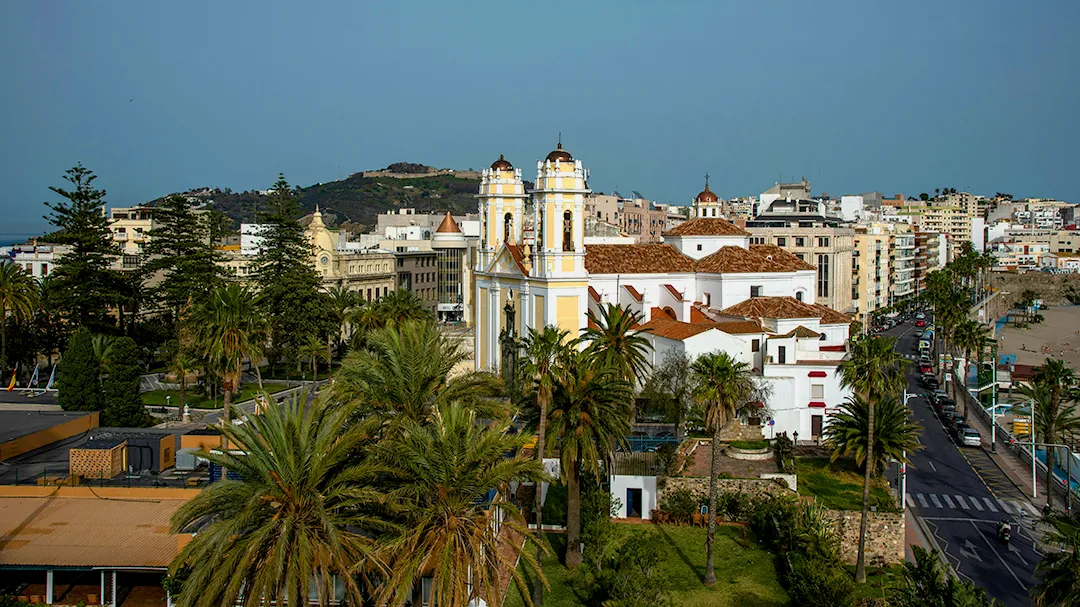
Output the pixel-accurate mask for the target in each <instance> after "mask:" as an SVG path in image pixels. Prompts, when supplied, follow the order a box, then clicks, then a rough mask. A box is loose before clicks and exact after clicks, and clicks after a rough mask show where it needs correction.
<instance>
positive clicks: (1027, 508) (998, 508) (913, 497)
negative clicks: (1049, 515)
mask: <svg viewBox="0 0 1080 607" xmlns="http://www.w3.org/2000/svg"><path fill="white" fill-rule="evenodd" d="M907 503H908V504H911V505H915V506H918V507H920V508H922V509H924V510H930V509H933V508H938V509H942V510H944V509H952V510H966V511H968V512H989V513H991V514H994V513H1004V514H1009V515H1012V516H1032V515H1038V512H1037V511H1036V510H1035V509H1034V508H1033V507H1032V506H1031V503H1030V502H1027V501H1025V500H1015V499H998V498H990V497H975V496H972V495H956V494H945V493H940V494H939V493H926V494H923V493H915V494H911V493H908V494H907Z"/></svg>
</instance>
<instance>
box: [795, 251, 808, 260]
mask: <svg viewBox="0 0 1080 607" xmlns="http://www.w3.org/2000/svg"><path fill="white" fill-rule="evenodd" d="M795 257H798V258H799V261H806V254H805V253H796V254H795Z"/></svg>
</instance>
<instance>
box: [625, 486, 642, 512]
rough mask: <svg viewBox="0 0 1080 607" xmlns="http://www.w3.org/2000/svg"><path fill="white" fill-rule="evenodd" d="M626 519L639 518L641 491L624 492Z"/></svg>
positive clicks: (629, 490)
mask: <svg viewBox="0 0 1080 607" xmlns="http://www.w3.org/2000/svg"><path fill="white" fill-rule="evenodd" d="M626 517H627V518H641V489H627V490H626Z"/></svg>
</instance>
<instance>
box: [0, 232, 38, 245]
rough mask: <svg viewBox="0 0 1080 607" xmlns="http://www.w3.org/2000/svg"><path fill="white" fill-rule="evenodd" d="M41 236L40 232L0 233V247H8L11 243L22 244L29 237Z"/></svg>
mask: <svg viewBox="0 0 1080 607" xmlns="http://www.w3.org/2000/svg"><path fill="white" fill-rule="evenodd" d="M37 236H41V234H38V233H33V234H0V247H10V246H11V245H16V244H23V243H24V242H28V241H29V240H30V239H31V238H34V237H37Z"/></svg>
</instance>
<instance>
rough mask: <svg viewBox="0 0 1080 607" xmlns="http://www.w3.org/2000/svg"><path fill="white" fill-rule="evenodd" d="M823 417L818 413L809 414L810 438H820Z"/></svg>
mask: <svg viewBox="0 0 1080 607" xmlns="http://www.w3.org/2000/svg"><path fill="white" fill-rule="evenodd" d="M823 419H824V418H823V417H822V416H820V415H811V416H810V438H812V439H814V440H818V439H819V438H821V429H822V421H823Z"/></svg>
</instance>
